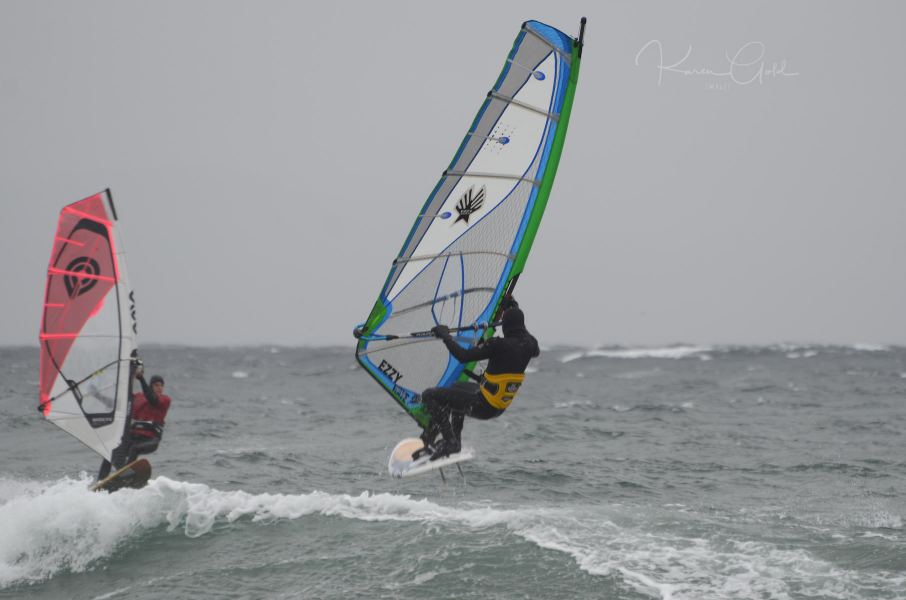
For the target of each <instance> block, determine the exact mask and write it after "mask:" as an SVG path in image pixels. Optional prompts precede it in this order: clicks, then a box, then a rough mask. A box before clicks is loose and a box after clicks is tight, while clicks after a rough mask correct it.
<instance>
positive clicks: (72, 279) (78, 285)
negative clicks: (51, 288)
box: [63, 256, 101, 298]
mask: <svg viewBox="0 0 906 600" xmlns="http://www.w3.org/2000/svg"><path fill="white" fill-rule="evenodd" d="M66 270H67V271H68V273H67V275H66V276H65V277H63V283H65V284H66V292H67V293H68V294H69V297H70V298H75V297H76V296H81V295H82V294H84V293H86V292H88V291H89V290H90V289H91V288H93V287H94V286H95V285H96V284H97V282H98V280H97V276H98V275H100V274H101V267H100V265H98V261H96V260H94V259H93V258H90V257H88V256H80V257H78V258H76V259H75V260H73V261H72V262H71V263H69V265H67V267H66ZM82 273H84V274H85V275H89V277H80V274H82Z"/></svg>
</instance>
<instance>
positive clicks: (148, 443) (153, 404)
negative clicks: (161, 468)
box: [126, 376, 170, 464]
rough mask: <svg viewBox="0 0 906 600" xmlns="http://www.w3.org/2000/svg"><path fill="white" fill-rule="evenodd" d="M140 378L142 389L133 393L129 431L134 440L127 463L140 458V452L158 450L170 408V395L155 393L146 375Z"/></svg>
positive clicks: (146, 452)
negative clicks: (130, 427)
mask: <svg viewBox="0 0 906 600" xmlns="http://www.w3.org/2000/svg"><path fill="white" fill-rule="evenodd" d="M138 380H139V382H140V383H141V384H142V391H141V392H137V393H135V394H133V395H132V429H131V430H130V432H129V433H130V435H131V436H132V442H131V444H130V446H129V457H128V458H127V459H126V463H127V464H128V463H130V462H132V461H134V460H135V459H136V458H138V455H139V454H150V453H151V452H154V451H155V450H157V446H158V445H159V444H160V439H161V437H162V436H163V434H164V419H166V417H167V411H168V410H170V396H167V395H166V394H161V395H160V396H158V395H157V394H155V393H154V390H153V389H151V386H149V385H148V384H147V383H146V382H145V378H144V376H139V377H138ZM152 380H153V378H152Z"/></svg>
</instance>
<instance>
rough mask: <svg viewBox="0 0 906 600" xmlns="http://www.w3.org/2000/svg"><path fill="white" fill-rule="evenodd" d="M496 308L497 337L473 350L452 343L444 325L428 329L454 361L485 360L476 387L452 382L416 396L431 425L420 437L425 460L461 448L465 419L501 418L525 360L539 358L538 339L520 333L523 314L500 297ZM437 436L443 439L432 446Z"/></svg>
mask: <svg viewBox="0 0 906 600" xmlns="http://www.w3.org/2000/svg"><path fill="white" fill-rule="evenodd" d="M502 307H504V311H503V337H502V338H496V337H495V338H490V339H488V340H485V341H484V342H481V343H479V345H477V346H475V347H474V348H463V347H462V346H460V345H459V344H458V343H456V341H455V340H454V339H453V338H452V337H451V336H450V330H449V328H448V327H446V326H445V325H438V326H436V327H434V329H432V330H431V331H432V332H433V333H434V335H435V336H437V337H439V338H440V339H442V340H443V342H444V345H445V346H446V347H447V349H448V350H449V351H450V354H452V355H453V357H454V358H456V360H458V361H459V362H461V363H470V362H474V361H478V360H487V361H488V366H487V367H486V368H485V370H484V373H483V374H482V376H481V380H480V382H478V383H474V382H470V381H458V382H456V383H454V384H453V385H452V386H451V387H435V388H428V389H427V390H425V391H424V393H422V402H424V404H425V408H427V410H428V413H429V414H430V415H431V424H430V425H429V427H428V428H427V429H425V431H424V432H423V433H422V436H421V438H422V441H423V442H424V443H425V448H427V449H429V450H432V449H433V451H432V452H431V460H436V459H438V458H441V457H443V456H449V455H450V454H455V453H456V452H459V451H460V450H461V449H462V443H461V437H460V436H461V434H462V426H463V421H464V420H465V417H466V415H468V416H470V417H472V418H475V419H482V420H487V419H493V418H495V417H499V416H500V415H502V414H503V411H505V410H506V409H507V407H509V405H510V403H511V402H512V401H513V398H514V397H515V395H516V392H517V391H519V386H520V385H522V381H523V380H524V379H525V369H526V367H528V364H529V360H531V359H532V358H534V357H536V356H538V355H539V354H540V353H541V351H540V350H539V348H538V340H536V339H535V338H534V337H533V336H532V335H531V334H530V333H529V332H528V330H526V328H525V315H523V313H522V310H521V309H520V308H519V305H518V304H517V303H516V301H515V300H514V299H513V298H512V297H508V298H505V299H504V302H503V303H502ZM438 434H440V435H442V436H443V439H442V440H440V441H439V442H437V443H435V441H434V440H435V438H436V437H437V435H438Z"/></svg>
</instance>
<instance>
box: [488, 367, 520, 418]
mask: <svg viewBox="0 0 906 600" xmlns="http://www.w3.org/2000/svg"><path fill="white" fill-rule="evenodd" d="M523 381H525V373H485V374H483V375H482V376H481V395H482V396H484V399H485V400H487V401H488V404H490V405H491V406H493V407H494V408H496V409H499V410H505V409H506V408H507V407H509V405H510V403H511V402H512V401H513V398H515V397H516V392H518V391H519V386H521V385H522V382H523Z"/></svg>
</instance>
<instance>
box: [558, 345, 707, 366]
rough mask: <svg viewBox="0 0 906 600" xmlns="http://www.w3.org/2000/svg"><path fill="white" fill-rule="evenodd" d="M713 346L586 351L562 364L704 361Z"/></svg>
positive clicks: (567, 355) (569, 355) (563, 358)
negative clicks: (595, 360) (583, 361)
mask: <svg viewBox="0 0 906 600" xmlns="http://www.w3.org/2000/svg"><path fill="white" fill-rule="evenodd" d="M712 350H713V348H712V347H711V346H670V347H668V348H613V349H599V350H586V351H583V352H572V353H570V354H566V355H565V356H563V357H561V358H560V362H562V363H568V362H572V361H574V360H578V359H580V358H625V359H631V358H674V359H678V358H687V357H690V356H695V357H698V358H700V359H702V360H710V359H711V357H710V356H709V355H708V354H707V353H708V352H711V351H712Z"/></svg>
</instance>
